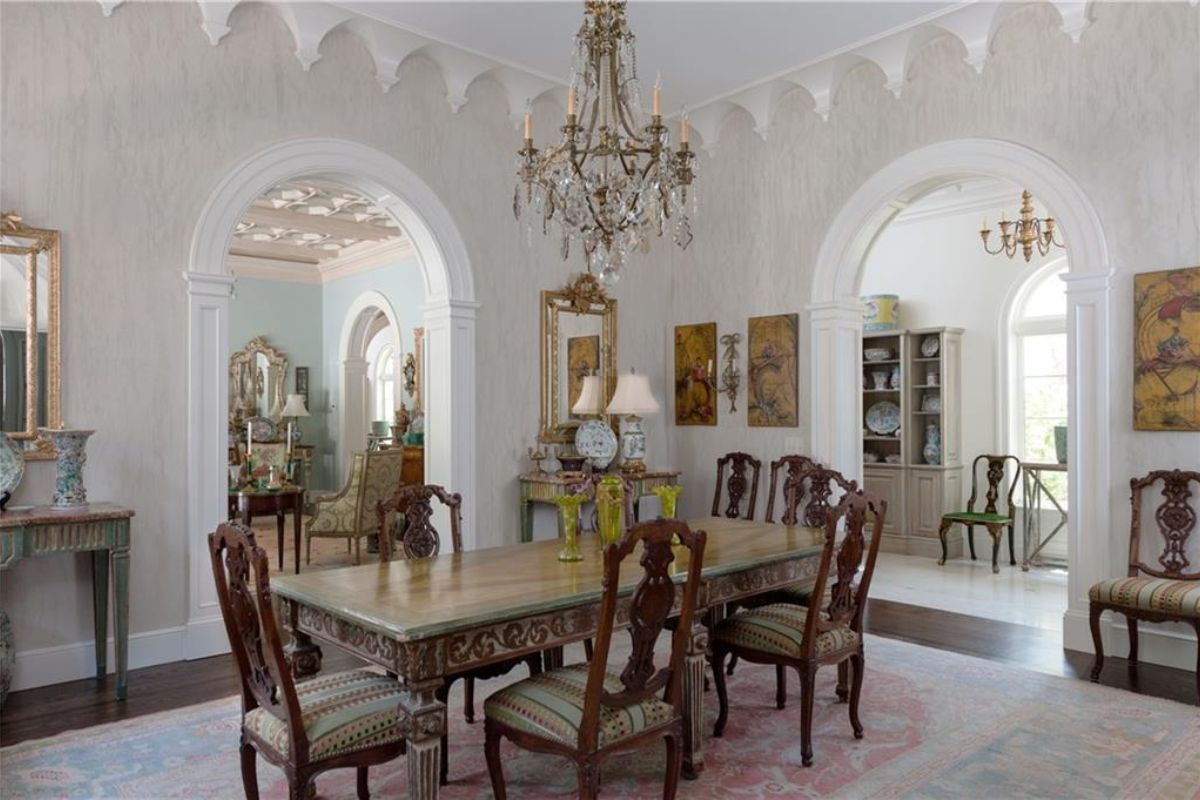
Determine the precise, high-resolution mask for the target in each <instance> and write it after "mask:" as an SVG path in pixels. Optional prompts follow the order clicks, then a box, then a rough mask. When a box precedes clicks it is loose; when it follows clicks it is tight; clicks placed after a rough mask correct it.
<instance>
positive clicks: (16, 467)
mask: <svg viewBox="0 0 1200 800" xmlns="http://www.w3.org/2000/svg"><path fill="white" fill-rule="evenodd" d="M24 475H25V451H24V450H22V449H21V445H20V443H19V442H17V441H16V440H15V439H13V438H12V437H10V436H9V435H8V434H7V433H3V432H0V495H2V494H6V493H8V492H13V491H16V488H17V486H18V485H19V484H20V483H21V478H22V477H24Z"/></svg>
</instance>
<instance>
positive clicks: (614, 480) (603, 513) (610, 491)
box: [596, 475, 625, 549]
mask: <svg viewBox="0 0 1200 800" xmlns="http://www.w3.org/2000/svg"><path fill="white" fill-rule="evenodd" d="M596 515H597V516H598V517H599V524H600V530H599V534H600V547H601V549H603V548H605V547H608V546H609V545H610V544H615V543H616V542H618V541H620V539H621V532H622V530H623V529H624V525H623V517H624V515H625V487H624V486H622V485H621V479H620V478H618V477H617V476H616V475H605V476H604V477H603V478H601V479H600V483H598V484H596Z"/></svg>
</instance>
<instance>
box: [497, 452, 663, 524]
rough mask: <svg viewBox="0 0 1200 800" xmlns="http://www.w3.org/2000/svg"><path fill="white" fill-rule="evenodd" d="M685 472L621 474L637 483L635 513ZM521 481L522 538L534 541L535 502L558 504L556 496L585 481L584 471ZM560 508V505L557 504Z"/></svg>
mask: <svg viewBox="0 0 1200 800" xmlns="http://www.w3.org/2000/svg"><path fill="white" fill-rule="evenodd" d="M681 474H682V473H681V472H680V471H679V470H677V469H655V470H647V471H646V472H628V473H624V472H623V473H621V475H622V476H623V477H624V478H626V479H627V480H628V481H629V482H630V484H632V486H633V513H634V516H637V507H638V501H639V500H641V499H642V498H643V497H647V496H649V495H653V494H654V489H655V488H656V487H658V486H674V485H675V484H676V483H678V482H679V476H680V475H681ZM518 480H519V481H520V483H521V541H522V542H532V541H533V504H534V503H545V504H547V505H551V506H553V505H554V498H556V497H562V496H563V495H566V494H569V493H570V490H571V487H572V486H574V485H575V484H577V483H579V482H580V481H581V480H583V476H582V474H581V473H578V472H573V473H562V472H556V473H553V474H551V473H541V474H537V473H532V472H531V473H527V474H525V475H522V476H521V477H520V478H519V479H518ZM556 508H557V507H556Z"/></svg>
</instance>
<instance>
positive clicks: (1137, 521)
mask: <svg viewBox="0 0 1200 800" xmlns="http://www.w3.org/2000/svg"><path fill="white" fill-rule="evenodd" d="M1159 482H1161V483H1162V497H1163V500H1162V503H1161V504H1159V506H1158V507H1157V508H1156V509H1155V511H1154V520H1155V522H1156V523H1157V524H1158V532H1159V533H1160V534H1161V535H1162V537H1163V547H1162V550H1161V552H1160V553H1159V556H1158V564H1157V565H1150V564H1147V563H1146V562H1145V561H1143V560H1142V550H1141V527H1142V526H1141V520H1142V492H1143V490H1145V489H1148V488H1150V487H1151V486H1153V485H1155V484H1156V483H1159ZM1193 484H1194V485H1195V487H1193ZM1129 486H1130V490H1131V495H1130V504H1131V506H1132V511H1133V513H1132V521H1131V523H1130V526H1129V574H1128V576H1127V577H1124V578H1109V579H1108V580H1104V581H1100V582H1099V583H1097V584H1095V585H1094V586H1092V588H1091V589H1089V590H1088V600H1089V611H1090V616H1091V624H1092V643H1093V645H1094V646H1095V648H1096V661H1095V663H1094V664H1093V665H1092V681H1093V682H1096V681H1099V680H1100V670H1101V669H1103V668H1104V641H1103V639H1102V638H1101V637H1100V615H1101V614H1103V613H1104V612H1105V611H1116V612H1119V613H1121V614H1124V615H1125V622H1126V624H1127V625H1128V626H1129V670H1130V672H1131V673H1132V674H1133V675H1134V676H1136V674H1137V661H1138V620H1143V619H1144V620H1146V621H1147V622H1182V623H1185V624H1188V625H1191V626H1192V627H1193V628H1194V629H1195V631H1196V638H1197V639H1200V569H1196V570H1192V571H1191V572H1189V571H1187V568H1188V567H1189V566H1190V565H1191V561H1190V559H1189V558H1188V555H1187V544H1188V538H1189V537H1190V536H1191V534H1192V532H1193V531H1194V530H1195V529H1196V517H1197V513H1198V512H1200V503H1197V502H1195V501H1193V502H1191V503H1189V502H1188V500H1189V498H1194V497H1196V496H1197V493H1196V491H1195V488H1200V472H1189V471H1185V470H1181V469H1176V470H1155V471H1154V472H1151V473H1150V474H1149V475H1146V476H1145V477H1144V478H1134V479H1133V480H1131V481H1130V482H1129ZM1139 574H1140V575H1143V576H1144V577H1139ZM1196 663H1197V671H1196V693H1197V699H1198V700H1200V642H1197V660H1196Z"/></svg>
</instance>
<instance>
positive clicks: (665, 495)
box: [654, 484, 683, 519]
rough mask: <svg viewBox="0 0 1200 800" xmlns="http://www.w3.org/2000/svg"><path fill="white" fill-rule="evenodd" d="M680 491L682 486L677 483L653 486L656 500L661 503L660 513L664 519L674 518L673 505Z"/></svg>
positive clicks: (677, 499)
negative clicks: (656, 496)
mask: <svg viewBox="0 0 1200 800" xmlns="http://www.w3.org/2000/svg"><path fill="white" fill-rule="evenodd" d="M682 491H683V487H682V486H680V485H678V484H676V485H675V486H655V487H654V493H655V494H656V495H658V502H659V503H660V504H661V505H662V515H663V517H664V518H665V519H675V505H676V503H677V502H678V501H679V493H680V492H682Z"/></svg>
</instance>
